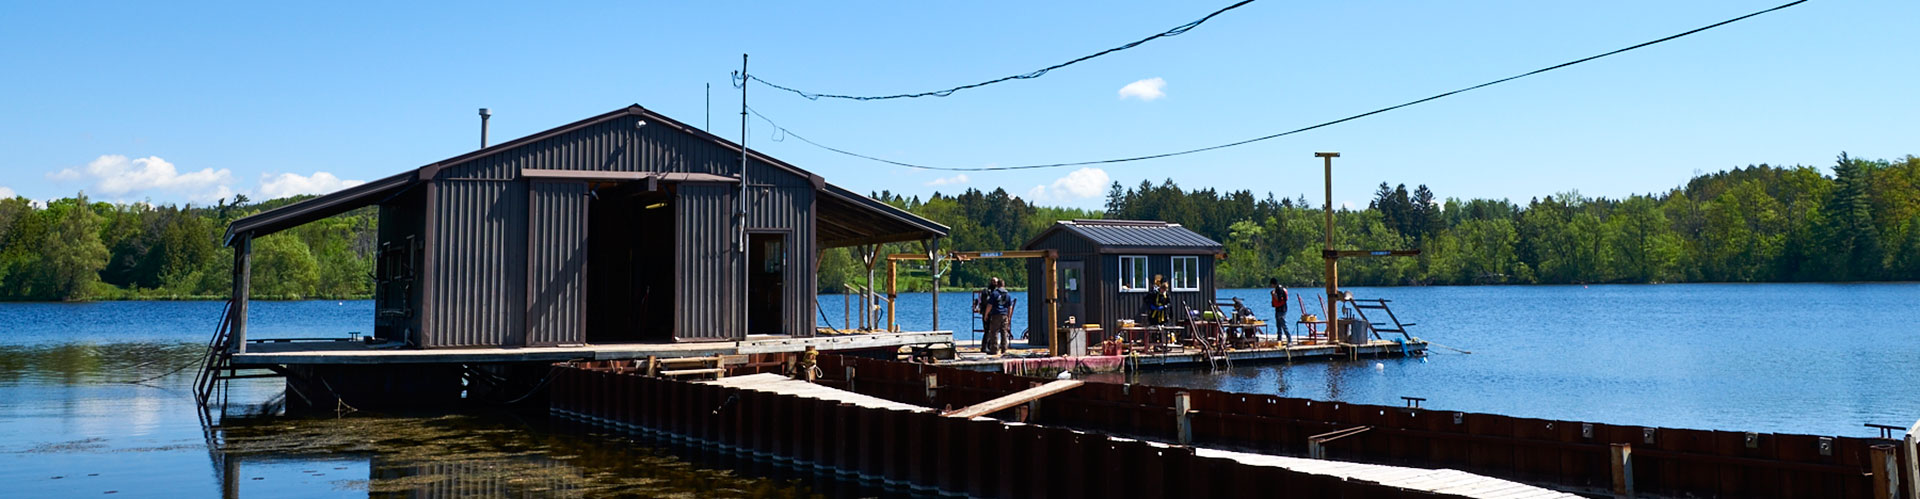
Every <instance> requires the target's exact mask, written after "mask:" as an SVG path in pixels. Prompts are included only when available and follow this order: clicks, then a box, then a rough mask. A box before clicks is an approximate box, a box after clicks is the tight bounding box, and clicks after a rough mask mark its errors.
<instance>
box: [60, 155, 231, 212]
mask: <svg viewBox="0 0 1920 499" xmlns="http://www.w3.org/2000/svg"><path fill="white" fill-rule="evenodd" d="M47 178H50V179H53V180H64V181H86V182H92V184H93V190H94V192H96V193H99V194H106V195H109V196H124V195H127V194H151V193H155V192H159V193H170V194H179V195H184V196H186V197H187V198H188V199H190V200H193V201H212V200H215V199H219V198H222V197H227V196H231V195H233V189H232V187H231V186H232V184H233V172H232V171H231V170H227V169H225V168H222V169H219V170H214V169H212V168H203V169H201V170H200V171H194V172H186V173H180V171H179V170H178V169H176V168H174V166H173V163H169V162H167V160H164V159H160V157H159V156H148V157H145V158H138V159H129V158H127V157H126V156H121V155H118V154H108V155H103V156H100V157H99V158H96V159H94V160H93V162H91V163H87V166H86V167H84V168H67V169H63V170H60V171H58V172H54V173H49V174H47Z"/></svg>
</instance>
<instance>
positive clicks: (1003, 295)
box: [980, 277, 1013, 355]
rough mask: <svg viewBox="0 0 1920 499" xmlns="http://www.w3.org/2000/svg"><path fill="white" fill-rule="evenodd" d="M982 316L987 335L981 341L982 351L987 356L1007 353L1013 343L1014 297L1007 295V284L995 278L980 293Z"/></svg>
mask: <svg viewBox="0 0 1920 499" xmlns="http://www.w3.org/2000/svg"><path fill="white" fill-rule="evenodd" d="M980 316H981V317H984V318H985V322H986V329H987V335H986V337H984V338H981V339H980V351H981V352H985V353H986V354H987V355H996V354H1001V353H1006V351H1007V344H1008V343H1010V342H1012V341H1013V338H1012V337H1011V336H1009V332H1008V330H1009V329H1012V327H1013V322H1012V318H1013V297H1011V296H1008V295H1007V289H1006V283H1004V282H1001V281H1000V278H998V277H995V278H993V279H991V280H988V281H987V290H986V291H985V292H982V293H980Z"/></svg>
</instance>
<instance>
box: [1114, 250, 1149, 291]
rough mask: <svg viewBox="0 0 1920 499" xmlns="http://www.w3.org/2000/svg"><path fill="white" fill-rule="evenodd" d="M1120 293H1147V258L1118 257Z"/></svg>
mask: <svg viewBox="0 0 1920 499" xmlns="http://www.w3.org/2000/svg"><path fill="white" fill-rule="evenodd" d="M1120 291H1122V292H1136V293H1140V292H1146V291H1147V257H1144V256H1123V257H1120Z"/></svg>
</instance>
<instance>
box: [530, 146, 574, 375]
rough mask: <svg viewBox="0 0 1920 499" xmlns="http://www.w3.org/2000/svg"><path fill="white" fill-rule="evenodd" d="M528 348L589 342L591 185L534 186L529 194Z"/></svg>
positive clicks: (547, 183) (559, 184) (556, 183)
mask: <svg viewBox="0 0 1920 499" xmlns="http://www.w3.org/2000/svg"><path fill="white" fill-rule="evenodd" d="M528 196H529V197H528V202H527V207H528V220H527V225H528V227H527V229H528V236H527V344H529V345H557V344H562V343H584V342H586V339H587V332H586V325H587V316H586V314H587V301H586V290H587V286H586V279H587V276H586V273H585V272H586V270H587V184H586V183H585V182H537V181H536V182H533V183H532V184H530V187H529V193H528Z"/></svg>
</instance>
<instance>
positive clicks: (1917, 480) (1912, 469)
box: [1900, 421, 1920, 499]
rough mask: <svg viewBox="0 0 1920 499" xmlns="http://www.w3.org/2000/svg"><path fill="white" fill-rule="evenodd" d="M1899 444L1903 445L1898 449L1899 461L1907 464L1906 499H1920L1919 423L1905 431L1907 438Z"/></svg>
mask: <svg viewBox="0 0 1920 499" xmlns="http://www.w3.org/2000/svg"><path fill="white" fill-rule="evenodd" d="M1901 442H1902V443H1903V444H1904V445H1902V446H1901V447H1900V454H1902V457H1901V459H1903V460H1905V461H1906V462H1907V498H1908V499H1920V421H1915V422H1914V423H1913V427H1911V428H1908V429H1907V436H1906V438H1905V439H1902V440H1901Z"/></svg>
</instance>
